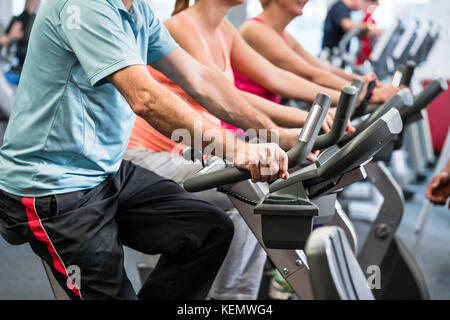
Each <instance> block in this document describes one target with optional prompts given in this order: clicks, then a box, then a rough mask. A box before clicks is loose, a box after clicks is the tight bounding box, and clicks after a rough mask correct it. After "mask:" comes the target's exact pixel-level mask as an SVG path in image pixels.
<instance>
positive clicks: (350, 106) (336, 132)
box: [314, 80, 364, 150]
mask: <svg viewBox="0 0 450 320" xmlns="http://www.w3.org/2000/svg"><path fill="white" fill-rule="evenodd" d="M359 81H361V82H362V85H363V86H364V82H363V81H362V80H359ZM356 85H358V86H359V83H356ZM360 92H361V87H354V86H351V87H349V86H346V87H344V88H342V91H341V97H340V99H339V103H338V107H337V110H336V115H335V117H334V121H333V127H332V128H331V130H330V132H328V133H326V134H322V135H320V136H319V137H317V139H316V142H315V144H314V150H322V149H325V148H328V147H331V146H333V145H335V144H336V143H338V142H339V140H340V139H341V138H342V136H343V135H344V133H345V130H346V129H347V123H348V121H349V120H350V117H351V115H352V113H353V110H354V108H355V105H356V100H357V98H358V95H359V93H360Z"/></svg>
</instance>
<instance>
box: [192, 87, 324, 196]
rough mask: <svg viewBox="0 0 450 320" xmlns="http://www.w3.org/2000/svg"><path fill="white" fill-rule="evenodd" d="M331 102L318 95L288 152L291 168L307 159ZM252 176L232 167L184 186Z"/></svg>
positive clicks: (194, 187)
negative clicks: (293, 144) (295, 141)
mask: <svg viewBox="0 0 450 320" xmlns="http://www.w3.org/2000/svg"><path fill="white" fill-rule="evenodd" d="M331 102H332V99H331V98H330V97H329V96H328V95H326V94H318V95H317V97H316V100H315V101H314V104H313V107H312V108H311V111H310V112H309V114H308V117H307V118H306V122H305V125H304V127H303V130H302V132H301V134H300V136H299V138H298V141H297V143H296V144H295V146H294V147H293V148H292V149H291V150H289V151H288V152H287V156H288V159H289V167H290V168H292V167H294V166H296V165H297V164H299V163H300V162H301V161H303V160H305V159H306V156H307V155H308V154H309V153H310V152H311V150H312V148H313V145H314V142H315V140H316V138H317V135H318V134H319V130H320V127H321V125H322V122H323V120H324V119H325V116H326V114H327V112H328V109H329V108H330V105H331ZM250 178H251V174H250V172H249V171H247V170H243V169H238V168H236V167H231V168H226V169H223V170H219V171H215V172H211V173H207V174H204V175H199V176H195V177H192V178H189V179H187V180H186V181H185V182H184V188H185V189H186V190H187V191H189V192H198V191H203V190H208V189H212V188H216V187H219V186H224V185H228V184H232V183H237V182H240V181H244V180H247V179H250Z"/></svg>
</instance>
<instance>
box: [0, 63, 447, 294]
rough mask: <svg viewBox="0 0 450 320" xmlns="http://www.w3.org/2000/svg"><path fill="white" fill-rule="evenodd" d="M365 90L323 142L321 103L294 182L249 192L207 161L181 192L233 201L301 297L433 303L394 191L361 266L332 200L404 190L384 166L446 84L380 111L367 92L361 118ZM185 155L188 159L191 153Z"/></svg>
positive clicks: (242, 179)
mask: <svg viewBox="0 0 450 320" xmlns="http://www.w3.org/2000/svg"><path fill="white" fill-rule="evenodd" d="M402 70H403V72H402ZM405 70H408V69H407V68H406V69H405V68H403V69H402V68H399V72H400V73H402V76H401V79H402V80H401V81H400V82H399V84H405V85H407V83H406V82H405V81H408V80H407V79H410V78H411V77H410V75H408V72H407V71H405ZM409 72H412V71H411V70H409ZM363 86H364V83H363V82H362V81H356V80H355V81H354V82H353V84H352V86H351V87H344V88H343V89H342V94H341V99H340V101H339V104H338V110H337V113H336V117H335V122H334V124H333V128H332V130H331V131H330V132H329V133H327V134H324V135H320V136H319V130H320V127H321V124H322V122H323V120H324V118H325V115H326V113H327V111H328V109H329V107H330V105H331V99H330V98H329V97H328V96H327V95H324V94H320V95H318V96H317V98H316V101H315V102H314V104H313V107H312V109H311V111H310V113H309V116H308V118H307V121H306V124H305V127H304V129H303V130H302V133H301V135H300V137H299V139H298V142H297V144H296V145H295V147H294V148H293V149H292V150H291V151H289V152H288V157H289V167H290V172H291V177H290V179H289V180H287V181H276V182H274V183H273V184H271V185H270V186H269V185H268V184H267V183H258V184H253V183H252V182H250V180H248V179H249V173H248V172H246V171H242V170H239V169H237V168H234V167H228V166H229V164H228V163H225V162H224V161H223V160H221V159H218V158H215V157H210V158H209V159H208V161H207V165H206V167H205V168H204V169H203V170H202V171H201V172H199V174H198V176H196V177H193V178H191V179H189V180H187V181H186V182H185V185H184V186H185V189H186V190H188V191H191V192H197V191H201V190H207V189H212V188H218V191H219V192H223V193H225V194H227V195H228V196H229V198H230V200H231V202H232V203H233V204H234V206H235V207H236V209H237V210H238V211H239V213H240V214H241V215H242V217H243V218H244V220H245V221H246V223H247V224H248V226H249V227H250V229H251V230H252V232H253V233H254V234H255V236H256V238H257V239H258V241H259V242H260V244H261V245H262V247H263V248H264V249H265V250H266V252H267V253H268V255H269V257H270V259H271V260H272V261H273V262H274V264H275V265H276V267H277V268H278V270H279V271H280V272H281V273H282V275H283V277H284V278H285V279H286V280H287V281H288V283H289V284H290V285H291V287H292V288H293V289H294V291H295V293H296V294H297V296H298V297H299V298H300V299H313V298H315V299H372V298H374V296H375V297H377V298H380V299H389V298H416V299H417V298H420V299H427V298H429V295H428V291H427V289H426V285H425V283H424V280H423V277H421V274H420V270H418V268H417V266H416V264H415V263H414V260H413V258H412V255H411V254H410V253H409V252H408V251H407V250H406V248H405V247H404V246H403V245H402V243H401V242H400V241H399V240H398V239H397V238H396V237H395V231H396V229H397V227H398V225H399V224H400V221H401V216H402V213H403V211H402V209H403V207H402V196H401V193H398V192H397V193H398V195H399V196H398V197H399V201H398V202H396V203H395V204H393V203H389V204H386V208H382V210H380V212H381V211H383V212H385V213H386V212H387V213H388V214H387V215H386V214H383V215H379V217H378V219H377V220H376V221H375V223H374V225H373V227H372V230H371V232H370V235H369V237H368V240H367V241H366V243H365V244H364V245H363V247H362V249H361V251H360V254H359V256H358V260H356V257H355V254H356V252H357V243H356V237H355V232H354V230H353V226H352V225H351V223H350V221H349V220H348V219H347V217H346V216H345V213H343V212H342V211H341V210H339V209H337V206H335V202H336V193H337V192H338V191H339V190H342V188H344V187H346V186H348V185H350V184H352V183H355V182H358V181H360V180H362V179H365V178H369V179H373V178H374V177H377V179H373V180H374V183H375V184H376V185H377V187H380V186H382V188H380V189H382V190H385V191H387V192H390V191H392V192H395V191H398V190H396V189H398V188H396V183H395V181H394V180H393V179H392V177H391V176H390V174H389V173H388V172H387V170H385V168H384V167H383V165H382V164H381V163H380V162H378V161H387V160H388V159H389V158H390V154H391V153H392V151H393V150H394V149H398V148H401V140H402V136H401V133H402V130H404V128H405V127H406V126H407V125H409V124H410V123H412V122H414V121H415V120H417V119H418V118H419V117H420V112H421V110H423V109H424V108H426V107H427V106H428V104H429V103H430V102H431V101H432V100H434V99H435V98H436V97H437V96H438V95H439V94H440V93H441V92H443V91H445V90H446V89H447V87H446V86H447V85H446V82H444V81H443V80H441V79H439V80H436V81H434V82H432V83H431V84H430V85H429V86H428V87H427V88H425V90H424V91H423V92H421V93H420V94H419V95H417V96H416V97H414V98H413V97H412V94H411V92H410V91H409V90H408V89H404V90H402V91H400V92H399V93H398V94H397V95H396V96H394V97H393V98H392V99H391V100H390V101H388V102H387V103H385V104H384V105H381V106H370V105H368V103H367V101H368V100H369V98H370V90H369V92H368V93H367V96H366V97H365V99H364V101H363V103H362V105H361V106H359V107H358V108H357V109H356V110H355V103H356V101H357V100H358V97H359V94H360V91H361V89H362V87H363ZM372 88H373V86H372ZM354 117H365V118H364V121H362V122H361V123H360V124H359V125H358V126H357V128H356V132H355V133H354V134H345V131H346V126H347V122H348V120H349V119H351V118H354ZM311 150H322V153H321V155H320V157H319V159H318V160H317V161H316V162H315V163H314V164H310V165H308V166H306V167H305V166H304V165H303V161H304V160H305V159H306V156H307V155H308V154H309V153H310V152H311ZM185 154H188V155H189V157H190V156H191V154H194V153H191V152H189V151H188V152H186V153H185ZM316 229H317V230H316ZM312 230H314V231H313V232H312ZM0 233H1V235H2V236H3V237H4V238H5V240H6V241H7V242H9V243H10V244H13V245H18V244H22V243H24V239H22V238H21V237H20V236H18V235H17V234H14V233H12V232H10V231H7V230H5V229H4V228H2V227H1V226H0ZM305 253H306V255H305ZM392 256H394V257H395V259H393V258H392ZM370 266H379V270H380V272H381V275H380V279H381V283H380V284H379V286H376V288H374V291H373V293H372V292H371V290H370V289H369V287H368V286H367V282H366V279H365V277H364V273H363V272H362V270H367V268H368V267H370ZM44 267H45V270H46V273H47V276H48V278H49V280H50V284H51V287H52V289H53V292H54V294H55V298H57V299H65V298H67V295H66V293H65V291H64V290H63V289H62V288H61V287H60V286H59V284H58V283H57V281H56V280H55V279H54V278H53V275H52V273H51V272H50V270H49V267H48V266H46V265H45V263H44ZM400 268H403V269H404V270H406V271H407V272H403V274H404V275H405V276H404V277H403V278H404V279H403V282H404V283H401V284H400V283H398V282H399V281H400V278H399V277H398V276H397V272H399V269H400ZM404 270H402V271H404ZM378 287H379V289H377V288H378Z"/></svg>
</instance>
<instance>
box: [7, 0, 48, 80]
mask: <svg viewBox="0 0 450 320" xmlns="http://www.w3.org/2000/svg"><path fill="white" fill-rule="evenodd" d="M40 5H41V0H27V1H26V2H25V8H24V10H23V12H22V13H21V14H20V15H19V16H17V17H13V18H12V19H11V22H10V23H9V26H8V28H6V31H5V33H4V34H2V35H0V46H1V47H2V48H7V49H8V50H9V49H11V47H12V46H13V45H16V52H15V56H16V57H17V59H18V64H17V65H15V66H14V67H13V71H17V72H19V73H20V72H21V70H22V67H23V64H24V62H25V57H26V55H27V50H28V41H29V39H30V33H31V28H32V27H33V23H34V20H35V19H36V13H37V10H38V8H39V6H40Z"/></svg>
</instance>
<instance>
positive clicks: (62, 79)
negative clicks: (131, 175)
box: [0, 0, 177, 197]
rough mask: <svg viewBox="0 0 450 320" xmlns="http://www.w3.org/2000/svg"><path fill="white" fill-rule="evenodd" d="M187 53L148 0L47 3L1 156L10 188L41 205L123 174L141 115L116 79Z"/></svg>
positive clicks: (1, 184)
mask: <svg viewBox="0 0 450 320" xmlns="http://www.w3.org/2000/svg"><path fill="white" fill-rule="evenodd" d="M176 47H177V44H176V43H175V42H174V41H173V39H172V38H171V37H170V35H169V33H168V32H167V30H166V29H165V27H164V26H163V25H162V24H161V23H160V21H159V20H158V19H157V18H156V17H155V16H154V14H153V12H152V10H151V9H150V7H149V6H148V4H146V2H145V1H144V0H134V3H133V6H132V8H131V10H130V12H128V11H127V10H126V9H125V7H124V5H123V2H122V1H121V0H47V1H45V2H44V4H43V5H42V7H41V8H40V10H39V13H38V15H37V18H36V21H35V24H34V26H33V30H32V33H31V38H30V43H29V48H28V55H27V58H26V61H25V65H24V69H23V73H22V77H21V81H20V84H19V88H18V91H17V98H16V102H15V105H14V109H13V112H12V115H11V118H10V121H9V124H8V128H7V130H6V133H5V137H4V144H3V146H2V147H1V148H0V189H1V190H3V191H6V192H8V193H11V194H15V195H18V196H27V197H40V196H46V195H50V194H58V193H66V192H72V191H78V190H83V189H89V188H93V187H96V186H97V185H99V184H100V183H101V182H103V181H104V180H105V179H106V178H107V176H108V175H111V174H114V173H116V172H117V171H118V170H119V167H120V164H121V161H122V157H123V154H124V152H125V150H126V147H127V144H128V140H129V137H130V134H131V129H132V126H133V123H134V119H135V115H134V113H133V112H132V110H131V108H130V106H129V105H128V103H127V102H126V101H125V99H124V98H123V97H122V95H121V94H120V93H119V92H118V90H117V89H116V88H115V87H114V86H113V85H112V84H110V83H108V82H107V81H106V77H108V76H109V75H111V74H113V73H114V72H116V71H118V70H120V69H123V68H124V67H127V66H130V65H146V64H150V63H152V62H155V61H157V60H159V59H161V58H163V57H164V56H166V55H168V54H169V53H170V52H171V51H172V50H174V49H175V48H176Z"/></svg>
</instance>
